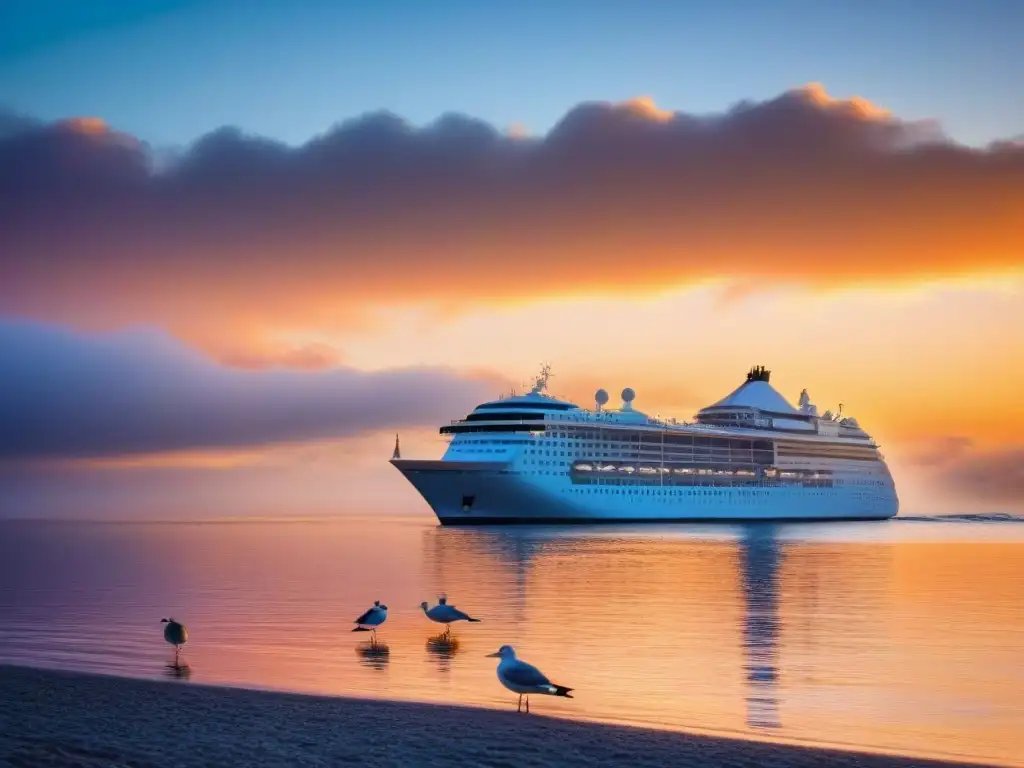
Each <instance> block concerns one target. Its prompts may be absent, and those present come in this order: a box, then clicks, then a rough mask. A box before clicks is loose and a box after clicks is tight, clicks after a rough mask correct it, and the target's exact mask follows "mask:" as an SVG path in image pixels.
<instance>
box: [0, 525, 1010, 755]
mask: <svg viewBox="0 0 1024 768" xmlns="http://www.w3.org/2000/svg"><path fill="white" fill-rule="evenodd" d="M0 526H2V530H0V615H2V616H3V617H4V621H3V622H2V623H0V663H3V662H12V663H21V664H33V665H40V666H57V667H67V668H72V669H84V670H94V671H99V672H108V673H114V674H127V675H135V676H138V675H149V676H153V677H161V678H163V679H167V677H173V678H175V679H176V680H178V681H179V682H180V683H185V684H191V683H201V684H209V683H223V684H236V685H244V686H250V687H269V688H277V689H287V690H296V691H305V692H312V693H328V694H342V695H356V696H371V697H372V696H377V697H385V698H395V699H412V700H420V701H436V702H444V703H457V704H476V705H482V706H490V707H499V708H504V709H509V710H511V709H514V708H515V698H514V696H511V695H510V694H509V693H508V692H507V691H506V690H505V689H504V688H502V687H501V685H500V684H499V683H498V681H497V678H496V675H495V663H494V660H493V659H487V658H485V654H488V653H491V652H493V651H494V650H495V649H496V648H498V647H500V646H501V645H503V644H506V643H507V644H510V645H513V646H515V647H516V648H517V650H519V651H520V653H521V655H522V656H523V657H524V658H526V659H528V660H529V661H530V662H531V663H533V664H536V665H537V666H538V667H540V668H541V669H543V670H545V672H546V673H548V674H549V675H551V676H552V677H556V678H557V679H558V680H559V681H560V682H562V683H563V684H565V685H568V686H571V687H572V688H573V689H574V692H573V695H574V697H575V698H573V699H561V698H547V697H545V698H544V699H543V700H540V701H536V702H532V703H533V704H534V705H535V711H536V712H537V713H540V714H549V715H555V716H559V717H576V718H587V719H596V720H607V721H617V722H627V723H633V724H637V725H654V726H658V727H667V728H675V729H682V730H694V731H704V732H715V733H724V734H732V735H737V736H743V737H747V738H769V739H784V740H797V741H811V742H818V743H829V744H837V745H846V746H852V747H861V748H867V749H871V748H875V749H885V750H895V751H900V752H907V753H915V754H930V755H945V756H960V757H965V758H973V759H975V760H979V759H980V760H982V761H990V762H1001V763H1010V764H1013V763H1016V764H1020V763H1021V759H1020V756H1021V754H1022V752H1021V750H1020V736H1019V734H1021V733H1024V668H1022V667H1021V665H1020V663H1019V658H1020V657H1019V654H1020V650H1021V643H1020V640H1021V638H1022V637H1024V610H1022V608H1021V603H1020V593H1021V589H1022V588H1024V557H1022V553H1024V525H1021V524H1015V523H992V524H988V523H968V522H963V523H961V522H957V523H950V522H930V521H920V520H919V521H908V522H904V521H899V520H896V521H893V522H887V523H825V524H804V525H793V524H769V523H760V524H751V525H748V526H741V525H703V526H702V525H698V524H691V525H654V526H621V527H620V526H596V527H558V526H536V527H497V528H488V527H481V528H440V527H438V526H436V524H435V523H434V522H433V520H430V519H426V518H425V516H424V517H422V518H420V519H419V520H409V519H394V518H392V519H373V520H368V519H337V520H329V521H295V522H272V521H270V522H267V521H264V522H238V523H226V524H219V523H218V524H214V523H198V524H130V525H106V524H75V523H66V524H65V523H0ZM181 552H188V557H187V558H182V557H181V556H180V553H181ZM442 593H443V594H446V595H447V596H448V598H449V602H450V603H451V604H454V605H456V606H458V607H460V608H462V609H463V610H465V611H467V612H468V613H470V614H472V615H474V616H479V617H480V618H481V619H482V621H481V622H480V623H478V624H477V623H474V624H466V623H465V622H460V623H458V624H456V625H453V627H452V640H451V641H450V642H448V641H443V640H441V639H439V637H438V633H439V631H440V629H441V627H439V625H437V624H434V623H432V622H430V621H428V620H427V619H426V617H424V615H423V612H422V610H421V609H420V608H419V607H418V606H419V605H420V603H421V602H422V601H424V600H429V601H431V602H432V601H433V600H434V599H436V597H437V595H439V594H442ZM376 599H382V600H384V602H386V603H387V604H388V605H389V607H390V610H389V613H388V620H387V622H386V623H385V624H383V625H382V626H381V627H380V629H379V630H378V632H377V646H376V648H374V647H373V646H372V645H371V644H369V643H367V642H366V638H365V636H358V635H353V634H352V633H351V631H350V630H351V624H350V619H351V617H352V616H354V615H356V614H358V613H359V611H361V610H362V609H363V607H365V605H366V604H367V601H372V600H376ZM167 612H171V613H173V614H174V615H175V616H176V617H178V616H180V617H181V619H182V620H183V621H184V622H185V623H186V624H187V625H188V627H189V642H188V644H187V645H186V646H185V648H184V650H183V652H182V660H181V661H182V670H168V669H166V665H167V662H168V656H167V644H166V643H165V642H164V641H163V638H162V636H161V634H160V631H159V629H154V621H153V619H154V617H157V618H159V617H160V616H163V615H166V613H167ZM97 626H102V627H104V628H105V631H104V632H103V633H101V634H99V635H97V634H96V633H95V632H93V628H94V627H97ZM83 634H88V635H89V636H90V638H91V640H90V642H89V643H87V644H86V643H82V642H81V637H82V636H83ZM186 670H187V671H186ZM186 681H187V682H186Z"/></svg>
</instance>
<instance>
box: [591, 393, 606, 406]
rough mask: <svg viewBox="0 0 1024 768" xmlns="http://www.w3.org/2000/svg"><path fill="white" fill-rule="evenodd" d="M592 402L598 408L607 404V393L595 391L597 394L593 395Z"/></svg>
mask: <svg viewBox="0 0 1024 768" xmlns="http://www.w3.org/2000/svg"><path fill="white" fill-rule="evenodd" d="M594 401H595V402H596V403H597V404H598V405H599V406H601V405H606V404H607V403H608V392H607V391H605V390H603V389H599V390H597V392H595V393H594Z"/></svg>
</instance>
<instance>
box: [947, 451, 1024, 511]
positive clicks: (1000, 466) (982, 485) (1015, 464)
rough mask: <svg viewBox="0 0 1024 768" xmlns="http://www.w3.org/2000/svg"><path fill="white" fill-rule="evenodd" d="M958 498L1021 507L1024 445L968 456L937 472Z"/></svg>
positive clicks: (1023, 502)
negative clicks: (939, 472)
mask: <svg viewBox="0 0 1024 768" xmlns="http://www.w3.org/2000/svg"><path fill="white" fill-rule="evenodd" d="M941 472H942V474H941V477H942V480H943V484H944V485H945V486H946V487H948V488H950V489H952V490H953V491H955V492H956V494H957V495H958V496H962V497H964V498H968V499H979V500H982V501H992V502H1000V503H1008V504H1013V505H1016V506H1021V505H1024V445H1014V446H1009V447H1006V448H1001V449H996V450H989V451H978V452H972V453H970V454H967V455H965V456H963V457H962V458H960V459H957V460H954V461H953V462H952V463H950V464H949V465H948V466H946V467H944V468H943V469H942V470H941Z"/></svg>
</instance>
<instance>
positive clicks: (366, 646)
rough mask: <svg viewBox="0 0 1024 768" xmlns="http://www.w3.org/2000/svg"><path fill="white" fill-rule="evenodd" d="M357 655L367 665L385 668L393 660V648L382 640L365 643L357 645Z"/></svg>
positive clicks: (374, 667)
mask: <svg viewBox="0 0 1024 768" xmlns="http://www.w3.org/2000/svg"><path fill="white" fill-rule="evenodd" d="M356 655H357V656H359V660H360V661H361V662H362V663H363V664H364V665H366V666H367V667H372V668H373V669H384V668H385V667H387V665H388V662H389V661H390V660H391V648H390V647H389V646H388V644H387V643H382V642H381V641H379V640H378V641H376V642H372V641H371V642H369V643H363V644H362V645H357V646H356Z"/></svg>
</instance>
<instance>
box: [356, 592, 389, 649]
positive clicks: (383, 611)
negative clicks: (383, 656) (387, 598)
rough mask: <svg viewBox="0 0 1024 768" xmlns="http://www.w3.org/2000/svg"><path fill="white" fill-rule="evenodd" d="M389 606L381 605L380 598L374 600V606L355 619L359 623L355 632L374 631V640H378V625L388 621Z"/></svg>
mask: <svg viewBox="0 0 1024 768" xmlns="http://www.w3.org/2000/svg"><path fill="white" fill-rule="evenodd" d="M387 618H388V607H387V606H386V605H381V604H380V600H374V601H373V608H370V609H369V610H368V611H367V612H366V613H364V614H363V615H362V616H360V617H359V618H358V619H356V620H355V623H356V624H357V625H358V626H357V627H356V628H355V629H353V630H352V631H353V632H372V633H373V642H374V643H376V642H377V627H379V626H380V625H381V624H383V623H384V622H385V621H387Z"/></svg>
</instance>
